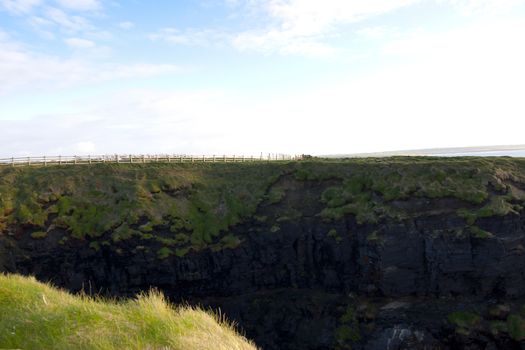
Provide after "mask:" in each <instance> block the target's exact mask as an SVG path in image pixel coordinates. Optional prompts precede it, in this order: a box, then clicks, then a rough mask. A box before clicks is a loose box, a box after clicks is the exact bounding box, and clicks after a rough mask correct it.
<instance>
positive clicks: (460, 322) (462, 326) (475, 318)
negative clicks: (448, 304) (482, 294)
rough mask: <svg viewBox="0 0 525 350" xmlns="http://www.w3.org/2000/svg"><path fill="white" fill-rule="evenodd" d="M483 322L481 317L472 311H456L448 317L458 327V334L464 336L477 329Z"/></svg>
mask: <svg viewBox="0 0 525 350" xmlns="http://www.w3.org/2000/svg"><path fill="white" fill-rule="evenodd" d="M481 320H482V319H481V316H480V315H478V314H477V313H474V312H470V311H456V312H453V313H451V314H450V315H448V321H449V322H450V323H452V324H453V325H455V326H456V332H457V333H459V334H463V335H469V334H470V333H471V331H473V330H475V329H477V328H478V327H479V324H480V322H481Z"/></svg>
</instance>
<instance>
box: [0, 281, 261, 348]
mask: <svg viewBox="0 0 525 350" xmlns="http://www.w3.org/2000/svg"><path fill="white" fill-rule="evenodd" d="M0 310H1V317H0V348H6V349H50V350H51V349H57V350H58V349H75V350H76V349H79V350H82V349H100V350H102V349H104V350H106V349H107V350H110V349H166V350H168V349H180V350H192V349H199V350H207V349H210V350H211V349H218V350H226V349H228V350H229V349H238V350H244V349H246V350H248V349H253V350H254V349H255V346H254V345H253V344H251V343H250V342H249V341H247V340H246V339H245V338H243V337H241V336H240V335H238V334H237V333H236V332H235V330H234V328H233V327H232V325H231V324H229V323H227V322H225V320H224V318H223V317H217V316H215V315H212V314H209V313H206V312H203V311H201V310H198V309H195V308H191V307H177V308H174V307H172V306H170V305H169V304H168V303H167V302H166V300H165V299H164V297H163V296H162V294H160V293H158V292H150V293H148V294H144V295H141V296H139V297H138V298H136V299H133V300H129V301H125V302H116V301H112V300H101V299H93V298H89V297H87V296H73V295H71V294H68V293H66V292H64V291H61V290H58V289H55V288H53V287H51V286H49V285H46V284H42V283H39V282H37V281H36V280H35V279H33V278H27V277H21V276H16V275H9V276H5V275H0Z"/></svg>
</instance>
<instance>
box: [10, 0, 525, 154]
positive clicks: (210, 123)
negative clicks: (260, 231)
mask: <svg viewBox="0 0 525 350" xmlns="http://www.w3.org/2000/svg"><path fill="white" fill-rule="evenodd" d="M523 62H525V0H323V1H320V0H155V1H143V0H126V1H124V0H107V1H106V0H0V141H2V142H1V145H2V146H1V147H0V158H1V157H11V156H15V157H18V156H41V155H50V156H51V155H87V154H92V155H94V154H117V153H119V154H161V153H162V154H166V153H169V154H195V155H200V154H207V155H213V154H215V155H222V154H237V155H243V154H244V155H259V154H260V153H261V152H263V153H264V154H267V153H284V154H313V155H319V154H345V153H362V152H380V151H392V150H404V149H422V148H441V147H466V146H481V145H512V144H525V136H524V135H525V134H524V130H525V98H524V91H525V64H523Z"/></svg>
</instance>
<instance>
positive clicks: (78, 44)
mask: <svg viewBox="0 0 525 350" xmlns="http://www.w3.org/2000/svg"><path fill="white" fill-rule="evenodd" d="M64 42H65V43H66V44H67V45H68V46H70V47H72V48H74V49H90V48H93V47H95V46H96V44H95V43H94V42H93V41H91V40H86V39H82V38H68V39H65V40H64Z"/></svg>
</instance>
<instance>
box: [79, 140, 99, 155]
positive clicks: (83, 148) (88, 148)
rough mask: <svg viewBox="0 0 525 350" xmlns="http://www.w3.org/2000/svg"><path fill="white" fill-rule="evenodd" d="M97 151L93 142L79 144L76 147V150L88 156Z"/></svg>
mask: <svg viewBox="0 0 525 350" xmlns="http://www.w3.org/2000/svg"><path fill="white" fill-rule="evenodd" d="M96 149H97V147H96V146H95V144H94V143H93V142H91V141H84V142H78V143H77V144H76V145H75V150H76V151H78V152H80V153H82V154H86V153H91V154H93V152H95V150H96Z"/></svg>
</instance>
